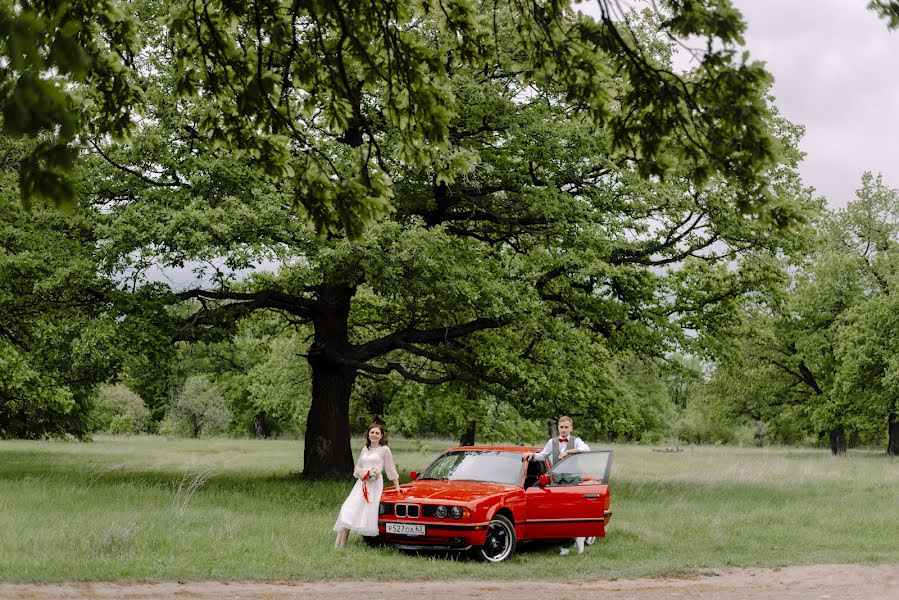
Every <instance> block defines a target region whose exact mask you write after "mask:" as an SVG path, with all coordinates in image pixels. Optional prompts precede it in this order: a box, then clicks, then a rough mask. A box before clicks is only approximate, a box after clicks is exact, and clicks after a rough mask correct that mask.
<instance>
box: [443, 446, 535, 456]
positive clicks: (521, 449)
mask: <svg viewBox="0 0 899 600" xmlns="http://www.w3.org/2000/svg"><path fill="white" fill-rule="evenodd" d="M454 450H486V451H500V452H518V453H520V454H524V453H525V452H533V451H535V450H540V448H537V447H530V446H456V447H455V448H447V449H446V450H444V452H452V451H454Z"/></svg>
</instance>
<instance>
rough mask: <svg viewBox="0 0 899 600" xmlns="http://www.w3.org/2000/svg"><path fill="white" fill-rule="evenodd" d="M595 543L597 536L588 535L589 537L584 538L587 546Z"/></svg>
mask: <svg viewBox="0 0 899 600" xmlns="http://www.w3.org/2000/svg"><path fill="white" fill-rule="evenodd" d="M595 543H596V538H595V537H588V538H587V539H585V540H584V544H585V545H587V546H592V545H593V544H595Z"/></svg>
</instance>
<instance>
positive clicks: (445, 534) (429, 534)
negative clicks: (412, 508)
mask: <svg viewBox="0 0 899 600" xmlns="http://www.w3.org/2000/svg"><path fill="white" fill-rule="evenodd" d="M396 522H397V521H392V520H379V521H378V541H381V542H384V543H387V544H390V545H391V546H396V547H397V548H405V549H418V550H467V549H469V548H471V547H474V546H483V545H484V540H485V539H486V538H487V528H488V527H489V526H490V523H473V524H461V523H459V524H457V523H447V522H445V521H444V522H436V521H435V522H430V521H416V523H415V524H416V525H424V527H425V534H424V535H404V534H395V533H387V523H396ZM407 523H408V521H407Z"/></svg>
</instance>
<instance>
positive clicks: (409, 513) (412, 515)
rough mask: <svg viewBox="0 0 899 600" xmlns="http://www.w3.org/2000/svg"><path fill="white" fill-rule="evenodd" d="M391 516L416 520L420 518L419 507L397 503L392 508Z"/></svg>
mask: <svg viewBox="0 0 899 600" xmlns="http://www.w3.org/2000/svg"><path fill="white" fill-rule="evenodd" d="M393 514H395V515H396V516H397V517H400V518H407V519H417V518H419V517H420V516H421V506H419V505H418V504H400V503H397V504H395V505H394V506H393Z"/></svg>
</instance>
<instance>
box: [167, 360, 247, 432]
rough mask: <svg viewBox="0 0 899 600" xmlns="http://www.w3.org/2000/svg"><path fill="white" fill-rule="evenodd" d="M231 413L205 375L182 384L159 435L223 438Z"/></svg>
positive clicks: (197, 376)
mask: <svg viewBox="0 0 899 600" xmlns="http://www.w3.org/2000/svg"><path fill="white" fill-rule="evenodd" d="M230 420H231V411H230V410H228V407H227V406H226V405H225V398H224V397H223V396H222V394H221V392H219V390H218V388H216V386H215V384H214V383H212V382H211V381H209V379H207V378H206V377H205V376H204V375H194V376H193V377H189V378H188V379H187V381H185V382H184V386H183V387H182V388H181V391H180V392H179V393H178V395H177V396H176V397H175V400H174V401H173V402H172V404H171V406H170V407H169V410H168V412H167V413H166V416H165V420H164V422H163V424H162V425H161V426H160V433H162V434H167V435H174V436H179V437H204V436H212V435H222V434H224V433H225V432H227V430H228V422H229V421H230Z"/></svg>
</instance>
